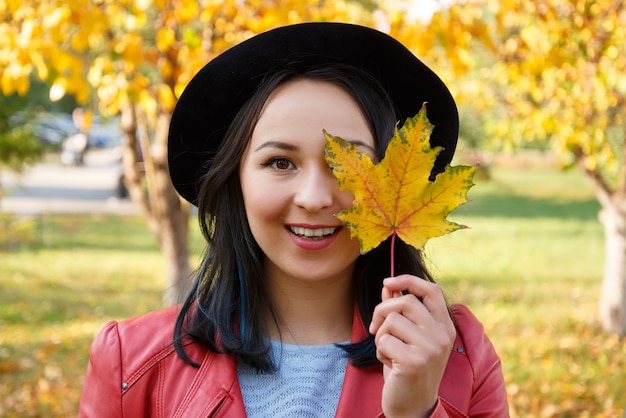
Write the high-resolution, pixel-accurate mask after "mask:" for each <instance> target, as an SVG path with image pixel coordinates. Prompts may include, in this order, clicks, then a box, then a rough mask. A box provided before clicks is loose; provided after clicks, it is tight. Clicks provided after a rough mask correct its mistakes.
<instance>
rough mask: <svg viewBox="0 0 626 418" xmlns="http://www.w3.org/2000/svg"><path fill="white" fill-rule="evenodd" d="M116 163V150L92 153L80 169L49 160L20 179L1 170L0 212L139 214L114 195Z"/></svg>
mask: <svg viewBox="0 0 626 418" xmlns="http://www.w3.org/2000/svg"><path fill="white" fill-rule="evenodd" d="M118 160H119V159H118V156H117V154H116V152H115V150H112V149H105V150H93V151H89V152H88V153H87V155H86V157H85V165H84V166H82V167H66V166H63V165H62V164H61V162H60V160H58V161H57V160H52V161H46V162H44V163H40V164H37V165H35V166H33V167H31V168H29V169H27V170H26V171H25V172H24V173H23V174H22V175H21V176H19V177H18V176H16V175H15V174H13V173H11V172H8V171H3V172H1V173H0V182H1V184H2V187H3V189H4V193H5V195H4V196H3V197H2V198H1V199H0V212H8V213H17V214H20V215H39V214H45V213H103V214H121V215H126V214H127V215H131V214H139V209H138V208H137V207H136V205H135V204H133V203H132V202H131V201H130V200H129V199H120V198H118V197H117V196H116V189H117V181H118V178H119V176H120V173H121V167H120V164H119V162H118Z"/></svg>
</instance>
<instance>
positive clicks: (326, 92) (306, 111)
mask: <svg viewBox="0 0 626 418" xmlns="http://www.w3.org/2000/svg"><path fill="white" fill-rule="evenodd" d="M369 126H370V124H369V123H368V121H367V120H366V118H365V116H364V115H363V112H362V111H361V108H360V107H359V105H358V104H357V102H356V101H355V100H354V98H353V97H352V96H351V95H350V94H349V93H348V92H347V91H346V90H344V89H343V88H342V87H340V86H338V85H336V84H334V83H331V82H327V81H319V80H310V79H298V80H293V81H289V82H286V83H284V84H281V85H280V86H278V87H277V88H276V89H275V90H274V91H273V92H272V93H271V94H270V95H269V97H268V99H267V100H266V102H265V105H264V106H263V108H262V110H261V112H260V115H259V118H258V121H257V124H256V126H255V128H254V131H253V134H252V138H251V142H255V141H260V140H267V139H268V138H270V137H272V136H278V137H279V138H274V139H281V138H282V139H292V140H296V139H297V138H299V137H302V136H304V137H311V136H316V137H321V138H323V130H326V131H328V132H329V133H331V134H333V135H337V136H342V137H344V139H346V140H358V141H362V142H364V143H366V144H368V145H371V146H373V145H374V137H373V135H372V132H371V130H370V127H369Z"/></svg>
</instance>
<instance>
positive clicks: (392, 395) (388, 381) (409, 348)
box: [369, 274, 456, 418]
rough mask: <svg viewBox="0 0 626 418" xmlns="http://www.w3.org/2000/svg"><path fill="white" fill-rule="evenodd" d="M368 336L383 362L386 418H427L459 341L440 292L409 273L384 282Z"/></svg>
mask: <svg viewBox="0 0 626 418" xmlns="http://www.w3.org/2000/svg"><path fill="white" fill-rule="evenodd" d="M403 292H404V293H406V294H402V293H403ZM418 297H419V298H421V299H422V302H420V299H418ZM369 331H370V332H371V333H372V334H374V335H375V342H376V355H377V357H378V359H379V360H380V361H381V362H382V363H383V371H384V378H385V384H384V386H383V395H382V408H383V413H384V414H385V416H386V417H388V418H395V417H426V416H428V415H429V414H430V412H431V411H432V409H433V408H434V407H435V405H436V402H437V396H438V395H437V394H438V392H439V384H440V383H441V379H442V377H443V373H444V370H445V368H446V364H447V363H448V357H449V356H450V352H451V350H452V346H453V344H454V340H455V337H456V330H455V328H454V324H453V323H452V319H451V318H450V314H449V312H448V308H447V306H446V302H445V300H444V298H443V293H442V292H441V289H440V287H439V286H438V285H436V284H434V283H431V282H427V281H426V280H422V279H420V278H418V277H415V276H411V275H406V274H405V275H401V276H397V277H393V278H388V279H385V280H384V281H383V290H382V302H381V303H380V304H379V305H378V306H377V307H376V309H374V314H373V317H372V323H371V324H370V328H369Z"/></svg>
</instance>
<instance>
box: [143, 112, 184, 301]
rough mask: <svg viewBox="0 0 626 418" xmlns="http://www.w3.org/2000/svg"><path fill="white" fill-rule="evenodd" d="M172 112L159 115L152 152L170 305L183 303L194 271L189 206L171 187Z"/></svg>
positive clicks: (167, 297) (155, 207)
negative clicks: (169, 156)
mask: <svg viewBox="0 0 626 418" xmlns="http://www.w3.org/2000/svg"><path fill="white" fill-rule="evenodd" d="M171 116H172V114H171V112H160V113H159V114H158V115H157V126H156V131H155V140H154V146H153V149H152V170H153V173H152V177H153V182H154V186H153V188H154V192H152V193H151V196H153V199H154V209H153V212H154V213H155V214H156V216H157V219H158V223H159V233H158V234H157V235H158V236H159V243H160V244H161V251H162V252H163V254H165V256H166V259H167V288H166V291H165V295H164V300H165V302H166V303H167V304H170V305H172V304H176V303H180V302H181V301H182V300H183V299H184V298H185V296H186V294H187V291H188V290H189V289H188V287H189V286H188V285H189V281H190V278H191V273H192V269H191V266H190V264H189V250H188V237H189V203H187V201H185V200H183V199H182V198H181V197H180V196H179V195H178V193H177V192H176V190H175V189H174V186H173V185H172V181H171V179H170V174H169V167H168V163H167V138H168V132H169V126H170V119H171Z"/></svg>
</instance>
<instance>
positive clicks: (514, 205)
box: [0, 168, 626, 418]
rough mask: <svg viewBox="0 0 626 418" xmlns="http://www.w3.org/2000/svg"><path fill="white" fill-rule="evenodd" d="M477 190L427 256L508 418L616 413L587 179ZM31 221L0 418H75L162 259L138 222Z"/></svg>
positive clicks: (614, 362) (3, 339) (11, 263)
mask: <svg viewBox="0 0 626 418" xmlns="http://www.w3.org/2000/svg"><path fill="white" fill-rule="evenodd" d="M477 183H478V185H477V186H475V187H474V188H473V189H472V191H471V192H470V197H471V199H472V202H471V203H469V204H467V205H465V206H463V207H461V208H460V209H459V210H457V211H456V212H455V213H454V215H453V216H451V217H450V218H451V219H452V220H454V221H456V222H460V223H463V224H466V225H468V226H469V227H470V229H467V230H463V231H459V232H455V233H454V234H451V235H449V236H446V237H442V238H437V239H433V240H431V242H429V244H428V246H427V249H426V250H427V254H428V256H429V259H430V261H431V264H432V268H433V271H434V272H435V274H436V275H437V277H439V282H440V283H441V284H442V286H443V287H444V288H445V289H446V291H447V294H448V296H449V299H450V301H451V302H455V303H465V304H467V305H468V306H470V307H471V309H472V310H473V312H474V313H475V314H476V315H477V316H478V317H479V319H480V320H481V321H482V322H483V323H484V324H485V327H486V329H487V332H488V334H489V335H490V336H491V338H492V340H493V342H494V344H495V346H496V348H497V350H498V352H499V353H500V355H501V357H502V359H503V364H504V371H505V378H506V381H507V390H508V393H509V401H510V404H511V408H512V415H513V416H514V417H615V418H618V417H619V418H621V417H622V416H623V413H624V412H623V411H624V408H625V407H626V399H625V398H624V393H626V344H625V341H623V340H619V339H617V338H615V337H614V336H609V335H604V334H602V332H601V331H600V328H599V325H598V319H597V310H598V309H597V304H598V297H599V289H600V282H601V274H602V264H603V234H602V228H601V226H600V225H599V223H598V222H597V210H598V205H597V203H596V202H595V199H594V198H593V194H592V191H591V188H590V186H589V184H588V183H587V181H586V179H585V178H584V177H582V175H580V174H578V173H577V172H566V173H562V172H557V171H553V170H549V169H533V170H521V169H517V170H516V169H502V168H499V169H497V168H496V169H494V171H493V178H492V180H491V181H484V180H481V181H477ZM30 222H31V224H30V225H31V230H30V235H29V237H30V238H29V239H28V240H27V241H28V243H27V244H26V245H15V244H13V245H12V246H11V247H10V248H8V249H7V248H5V249H4V250H0V416H2V417H39V416H42V417H68V416H75V415H76V409H77V403H78V399H79V397H80V393H81V390H82V379H83V374H84V371H85V367H86V364H87V358H88V350H89V345H90V343H91V340H92V339H93V337H94V334H95V333H96V332H97V331H98V330H99V329H100V328H101V327H102V326H103V325H104V323H105V322H107V321H108V320H110V319H120V318H126V317H130V316H136V315H140V314H142V313H145V312H147V311H149V310H152V309H156V308H159V307H160V306H161V293H162V290H163V288H164V283H165V275H164V263H163V260H162V259H161V256H160V253H159V250H158V247H157V245H156V242H155V239H154V238H153V237H152V235H151V234H150V233H149V232H148V230H147V228H146V227H145V225H144V223H143V221H142V220H141V219H139V218H129V217H102V216H88V215H85V216H52V215H46V216H43V217H40V218H36V219H33V220H31V221H30ZM191 222H192V223H194V225H195V221H194V220H192V221H191ZM0 235H1V234H0ZM193 247H198V248H199V247H200V244H199V239H198V237H197V236H196V237H194V245H193Z"/></svg>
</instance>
